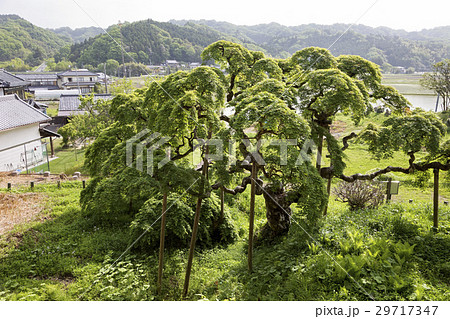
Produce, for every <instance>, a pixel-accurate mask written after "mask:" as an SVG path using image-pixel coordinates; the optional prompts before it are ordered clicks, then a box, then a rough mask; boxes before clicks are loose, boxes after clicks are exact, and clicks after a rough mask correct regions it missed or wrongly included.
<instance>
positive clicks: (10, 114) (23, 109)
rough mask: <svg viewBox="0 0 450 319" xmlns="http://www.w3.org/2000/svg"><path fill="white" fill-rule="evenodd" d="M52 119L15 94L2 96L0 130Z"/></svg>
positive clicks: (0, 98)
mask: <svg viewBox="0 0 450 319" xmlns="http://www.w3.org/2000/svg"><path fill="white" fill-rule="evenodd" d="M50 119H51V117H49V116H47V115H45V114H44V113H42V112H40V111H38V110H37V109H35V108H34V107H33V106H31V105H30V104H28V103H26V102H24V101H22V100H21V99H19V97H18V96H17V95H15V94H14V95H5V96H0V131H4V130H9V129H12V128H15V127H19V126H24V125H28V124H33V123H41V122H46V121H48V120H50Z"/></svg>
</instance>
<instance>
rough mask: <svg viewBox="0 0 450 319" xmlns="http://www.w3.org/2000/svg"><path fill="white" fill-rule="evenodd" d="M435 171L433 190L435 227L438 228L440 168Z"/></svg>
mask: <svg viewBox="0 0 450 319" xmlns="http://www.w3.org/2000/svg"><path fill="white" fill-rule="evenodd" d="M433 172H434V192H433V227H434V228H435V229H437V228H438V214H439V169H438V168H435V169H434V170H433Z"/></svg>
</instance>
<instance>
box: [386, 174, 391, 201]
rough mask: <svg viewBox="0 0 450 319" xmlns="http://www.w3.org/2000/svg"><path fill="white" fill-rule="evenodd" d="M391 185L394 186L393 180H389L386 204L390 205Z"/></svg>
mask: <svg viewBox="0 0 450 319" xmlns="http://www.w3.org/2000/svg"><path fill="white" fill-rule="evenodd" d="M391 184H392V178H389V179H388V182H387V187H386V203H389V202H390V201H391V197H392V195H391Z"/></svg>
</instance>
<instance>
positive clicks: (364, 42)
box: [171, 20, 450, 71]
mask: <svg viewBox="0 0 450 319" xmlns="http://www.w3.org/2000/svg"><path fill="white" fill-rule="evenodd" d="M171 22H172V23H175V24H178V25H184V24H186V23H196V24H201V25H206V26H209V27H211V28H213V29H215V30H217V31H219V32H222V33H225V34H228V35H231V36H233V37H236V38H238V39H240V40H241V41H245V42H249V43H252V42H253V43H254V44H255V45H258V46H260V47H262V48H264V49H265V50H266V51H267V52H268V53H269V54H270V55H272V56H274V57H287V56H290V55H292V54H293V53H294V52H296V51H298V50H300V49H302V48H305V47H308V46H319V47H324V48H328V47H330V46H331V45H332V44H333V42H334V41H335V40H336V39H337V38H338V37H339V36H340V35H341V34H342V33H343V32H344V31H345V30H347V29H348V28H349V26H350V25H348V24H334V25H318V24H304V25H299V26H293V27H287V26H283V25H280V24H278V23H269V24H259V25H253V26H242V25H234V24H231V23H228V22H218V21H215V20H198V21H186V20H178V21H177V20H172V21H171ZM330 50H331V52H332V53H333V54H334V55H341V54H357V55H360V56H362V57H364V58H367V59H369V60H371V61H373V62H375V63H377V64H379V65H382V66H383V65H384V67H385V68H387V67H389V65H392V66H402V67H405V68H409V67H413V68H415V69H416V71H425V70H429V69H430V67H431V65H432V64H434V63H436V62H438V61H441V60H442V59H444V58H450V26H447V27H439V28H434V29H430V30H422V31H420V32H407V31H404V30H393V29H390V28H387V27H378V28H372V27H368V26H364V25H354V26H352V27H351V29H350V30H349V31H348V32H347V33H345V35H344V36H343V37H342V38H340V40H339V41H338V42H336V44H335V45H333V46H332V47H331V49H330Z"/></svg>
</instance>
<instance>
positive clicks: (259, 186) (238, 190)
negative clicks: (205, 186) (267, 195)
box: [211, 176, 263, 195]
mask: <svg viewBox="0 0 450 319" xmlns="http://www.w3.org/2000/svg"><path fill="white" fill-rule="evenodd" d="M251 182H252V178H251V176H247V177H244V178H243V179H242V182H241V185H238V186H236V187H235V188H233V189H231V188H227V187H226V186H223V185H222V183H220V182H217V183H215V184H214V185H212V186H211V188H212V189H214V190H217V189H219V188H220V187H223V191H224V192H225V193H227V194H231V195H237V194H240V193H243V192H244V191H245V190H246V188H247V185H250V184H251ZM262 185H263V181H262V179H259V178H257V179H256V195H262Z"/></svg>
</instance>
